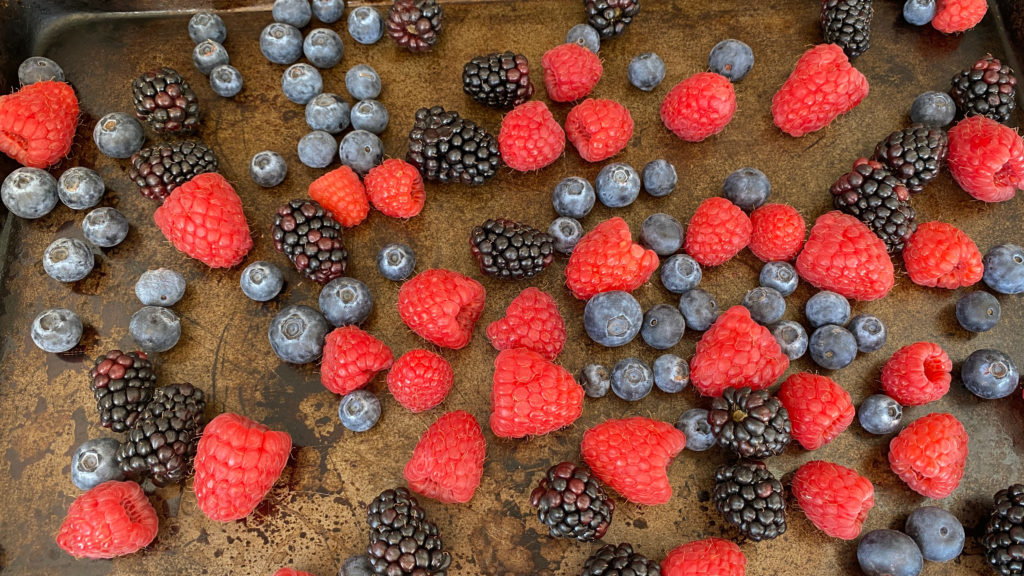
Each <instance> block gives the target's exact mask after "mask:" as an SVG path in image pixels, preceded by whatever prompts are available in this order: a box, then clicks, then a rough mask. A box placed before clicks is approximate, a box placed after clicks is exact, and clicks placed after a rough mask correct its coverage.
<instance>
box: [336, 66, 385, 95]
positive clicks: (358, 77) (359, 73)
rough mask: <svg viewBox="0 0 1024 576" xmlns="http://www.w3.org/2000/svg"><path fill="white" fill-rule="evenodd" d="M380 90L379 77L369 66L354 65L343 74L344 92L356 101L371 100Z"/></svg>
mask: <svg viewBox="0 0 1024 576" xmlns="http://www.w3.org/2000/svg"><path fill="white" fill-rule="evenodd" d="M381 89H382V86H381V81H380V75H379V74H377V71H376V70H374V69H373V66H370V65H369V64H356V65H355V66H353V67H351V68H349V69H348V72H345V90H348V94H349V96H351V97H353V98H355V99H356V100H372V99H374V98H376V97H378V96H380V91H381Z"/></svg>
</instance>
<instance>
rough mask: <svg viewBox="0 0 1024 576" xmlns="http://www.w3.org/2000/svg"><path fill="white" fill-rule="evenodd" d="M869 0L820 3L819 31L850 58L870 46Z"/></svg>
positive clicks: (871, 10)
mask: <svg viewBox="0 0 1024 576" xmlns="http://www.w3.org/2000/svg"><path fill="white" fill-rule="evenodd" d="M874 11H875V10H874V7H873V6H872V5H871V0H825V1H824V2H822V4H821V33H822V35H823V36H825V42H826V43H828V44H838V45H839V46H840V47H841V48H842V49H843V52H846V55H847V56H849V57H850V58H856V57H857V56H860V55H861V54H863V53H864V52H866V51H867V49H868V48H870V47H871V16H872V14H874Z"/></svg>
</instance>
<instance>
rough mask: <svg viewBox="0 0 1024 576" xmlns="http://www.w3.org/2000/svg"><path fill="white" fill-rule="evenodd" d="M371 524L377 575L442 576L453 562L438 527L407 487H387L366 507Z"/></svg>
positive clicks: (370, 552)
mask: <svg viewBox="0 0 1024 576" xmlns="http://www.w3.org/2000/svg"><path fill="white" fill-rule="evenodd" d="M366 523H367V524H369V525H370V545H369V547H368V548H367V554H368V555H369V556H370V564H371V565H372V566H373V571H374V572H375V573H377V574H384V575H387V576H403V575H405V574H408V575H410V576H427V575H428V574H438V575H441V576H443V575H444V574H445V573H446V571H447V570H448V565H449V564H451V561H452V559H451V556H450V555H449V554H448V553H447V552H445V551H444V543H443V542H442V541H441V537H440V536H438V533H437V526H436V525H435V524H434V523H433V522H431V521H429V520H427V519H426V514H425V513H424V512H423V509H422V508H420V506H419V503H418V502H417V501H416V498H414V497H413V496H412V495H411V494H410V493H409V491H408V490H407V489H405V488H395V489H393V490H385V491H383V492H381V493H380V495H379V496H377V497H376V498H374V499H373V502H371V503H370V506H369V507H368V508H367V514H366Z"/></svg>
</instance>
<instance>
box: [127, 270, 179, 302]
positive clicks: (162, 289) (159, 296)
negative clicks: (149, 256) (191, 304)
mask: <svg viewBox="0 0 1024 576" xmlns="http://www.w3.org/2000/svg"><path fill="white" fill-rule="evenodd" d="M184 295H185V277H184V276H182V275H181V274H178V273H177V272H175V271H174V270H168V269H167V268H157V269H155V270H146V271H145V272H143V273H142V275H141V276H139V279H138V280H137V281H136V282H135V296H136V297H137V298H138V299H139V302H142V303H143V304H144V305H146V306H174V305H175V304H177V303H178V301H179V300H181V298H182V297H183V296H184Z"/></svg>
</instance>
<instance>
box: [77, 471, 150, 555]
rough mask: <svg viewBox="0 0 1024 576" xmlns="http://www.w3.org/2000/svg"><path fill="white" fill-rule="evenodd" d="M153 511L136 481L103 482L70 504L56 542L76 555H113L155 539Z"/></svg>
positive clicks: (142, 545)
mask: <svg viewBox="0 0 1024 576" xmlns="http://www.w3.org/2000/svg"><path fill="white" fill-rule="evenodd" d="M157 528H158V520H157V516H156V510H154V509H153V505H152V504H150V503H149V500H148V499H147V498H146V494H145V493H144V492H143V491H142V488H140V487H139V485H138V484H136V483H135V482H117V481H110V482H104V483H102V484H100V485H99V486H96V487H95V488H93V489H91V490H89V491H88V492H86V493H85V494H82V495H81V496H79V497H78V498H76V499H75V501H74V502H72V503H71V507H70V508H68V515H67V516H66V517H65V518H64V522H62V523H61V525H60V532H59V533H58V534H57V545H58V546H60V548H61V550H64V551H65V552H67V553H68V554H71V555H72V556H74V557H75V558H114V557H116V556H123V555H125V554H131V553H133V552H138V551H139V550H141V549H143V548H145V547H146V546H147V545H149V543H150V542H152V541H153V538H156V533H157Z"/></svg>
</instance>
